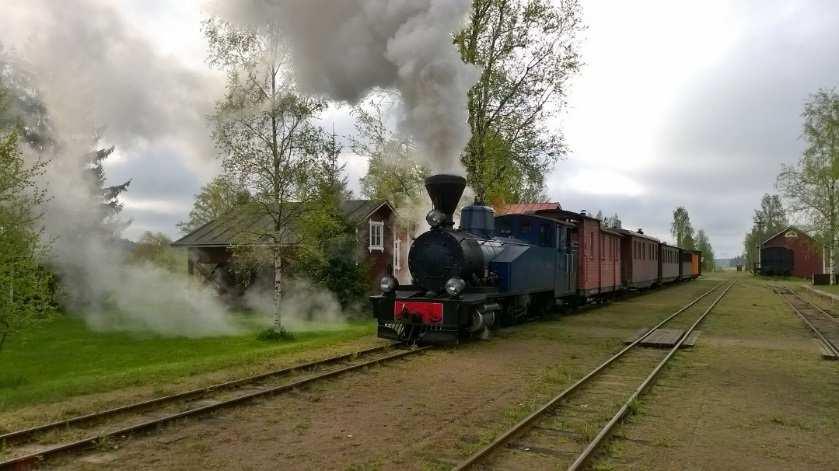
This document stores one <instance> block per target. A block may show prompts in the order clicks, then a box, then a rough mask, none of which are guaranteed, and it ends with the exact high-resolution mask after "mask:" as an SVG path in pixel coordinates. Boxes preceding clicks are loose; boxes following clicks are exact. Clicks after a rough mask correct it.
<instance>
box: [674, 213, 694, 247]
mask: <svg viewBox="0 0 839 471" xmlns="http://www.w3.org/2000/svg"><path fill="white" fill-rule="evenodd" d="M670 233H671V234H673V238H675V239H676V245H677V246H679V247H681V248H683V249H689V250H690V249H693V248H694V247H695V242H694V231H693V226H692V225H691V223H690V216H689V215H688V211H687V209H685V208H684V207H682V206H679V207H678V208H676V210H675V211H673V223H672V224H671V225H670Z"/></svg>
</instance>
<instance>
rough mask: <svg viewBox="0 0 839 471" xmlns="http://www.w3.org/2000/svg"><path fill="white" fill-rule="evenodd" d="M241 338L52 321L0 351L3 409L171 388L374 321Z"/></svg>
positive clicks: (359, 330)
mask: <svg viewBox="0 0 839 471" xmlns="http://www.w3.org/2000/svg"><path fill="white" fill-rule="evenodd" d="M248 328H249V331H248V332H247V333H246V334H242V335H235V336H219V337H206V338H197V339H196V338H185V337H160V336H157V335H152V334H139V333H131V332H94V331H92V330H90V329H89V328H88V327H87V326H86V325H85V323H84V321H82V320H80V319H78V318H75V317H69V316H63V317H60V318H57V319H55V320H53V321H50V322H48V323H45V324H42V325H40V326H38V327H36V328H33V329H31V330H29V331H26V332H23V333H21V334H18V335H16V336H13V337H10V338H9V340H8V341H7V342H6V345H5V346H4V348H3V350H2V351H0V411H1V410H7V409H11V408H16V407H21V406H25V405H30V404H35V403H43V402H52V401H59V400H63V399H66V398H67V397H70V396H75V395H80V394H88V393H95V392H103V391H109V390H113V389H117V388H121V387H128V386H138V385H149V384H152V385H154V384H161V385H167V384H170V383H171V382H172V381H173V380H176V379H177V378H180V377H184V376H189V375H194V374H198V373H204V372H209V371H213V370H218V369H220V368H225V367H231V366H236V365H247V364H250V363H254V362H258V361H260V360H265V359H268V358H273V357H275V356H278V355H284V354H292V353H297V352H301V351H305V350H310V349H314V348H318V347H324V346H328V345H331V344H334V343H336V342H341V341H347V340H353V339H357V338H360V337H363V336H366V335H371V334H373V333H374V332H375V326H374V325H373V323H372V322H353V323H349V324H347V325H346V326H345V327H343V328H341V329H339V330H336V329H334V328H332V329H323V328H322V329H320V330H309V331H305V332H295V334H294V337H293V339H289V340H281V341H262V340H259V339H258V338H257V334H256V332H257V330H258V328H257V327H256V326H250V325H248Z"/></svg>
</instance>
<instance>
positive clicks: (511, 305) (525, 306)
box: [371, 175, 576, 343]
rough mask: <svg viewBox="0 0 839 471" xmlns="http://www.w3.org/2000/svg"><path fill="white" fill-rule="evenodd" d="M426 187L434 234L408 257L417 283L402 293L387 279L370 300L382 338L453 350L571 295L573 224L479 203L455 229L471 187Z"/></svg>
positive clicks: (455, 181)
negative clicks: (456, 217)
mask: <svg viewBox="0 0 839 471" xmlns="http://www.w3.org/2000/svg"><path fill="white" fill-rule="evenodd" d="M425 187H426V190H427V191H428V195H429V197H430V198H431V202H432V204H433V209H432V210H431V211H430V212H429V213H428V215H427V216H426V221H427V222H428V224H429V226H430V227H431V229H430V230H429V231H427V232H425V233H423V234H421V235H420V236H419V237H418V238H417V239H416V240H415V241H414V243H413V245H412V246H411V249H410V251H409V254H408V268H409V270H410V273H411V277H412V283H411V284H410V285H406V286H400V285H399V284H398V282H397V281H396V279H395V278H394V277H393V276H392V274H386V275H385V276H384V277H383V278H382V279H381V282H380V287H381V290H382V294H380V295H377V296H372V297H371V303H372V306H373V312H374V315H375V317H376V319H377V321H378V333H379V336H380V337H384V338H389V339H394V340H402V341H416V342H422V343H448V342H456V341H458V340H461V339H463V338H467V337H470V336H475V335H480V336H486V335H487V333H488V331H489V330H490V329H492V328H494V327H495V326H498V325H502V324H509V323H513V322H515V321H517V320H520V319H522V318H524V317H527V316H529V315H533V314H536V313H539V312H541V311H544V310H546V309H548V308H550V307H551V306H552V305H553V304H554V303H555V301H556V299H558V298H561V297H563V296H567V295H569V294H573V292H574V287H575V283H574V274H575V266H576V263H575V260H576V259H575V257H576V254H575V252H574V250H573V245H572V244H571V242H570V238H569V232H570V229H571V228H572V227H573V226H572V225H571V224H568V223H564V222H561V221H556V220H552V219H549V218H544V217H540V216H535V215H522V214H517V215H505V216H500V217H495V213H494V211H493V209H492V208H490V207H488V206H485V205H483V204H481V203H479V202H476V203H475V204H472V205H469V206H466V207H464V208H463V209H462V211H461V214H460V227H459V228H455V227H454V213H455V209H456V208H457V204H458V202H459V200H460V197H461V196H462V194H463V190H464V188H465V187H466V180H465V179H464V178H462V177H459V176H456V175H434V176H431V177H428V178H427V179H426V180H425Z"/></svg>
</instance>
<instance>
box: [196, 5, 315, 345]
mask: <svg viewBox="0 0 839 471" xmlns="http://www.w3.org/2000/svg"><path fill="white" fill-rule="evenodd" d="M204 33H205V36H206V38H207V40H208V43H209V46H210V55H209V60H208V61H209V63H210V65H212V66H215V67H218V68H221V69H222V70H224V71H226V73H227V88H226V93H225V96H224V98H222V99H221V100H220V101H219V102H218V103H217V105H216V109H215V113H214V114H213V116H212V118H211V119H212V124H213V132H212V135H213V139H214V141H215V143H216V146H217V148H218V150H219V155H220V158H221V161H222V166H223V168H224V172H225V174H226V175H227V176H228V177H229V178H231V179H232V180H233V181H235V182H238V183H239V184H241V185H242V186H243V187H244V188H247V189H248V190H249V191H250V193H251V195H252V196H251V201H250V204H249V205H248V207H247V210H248V211H252V212H253V215H252V216H253V217H254V218H259V219H262V220H267V221H269V224H268V225H267V228H263V227H262V225H261V224H254V225H252V226H251V227H250V228H249V229H248V232H247V233H246V235H245V236H243V237H244V238H245V239H247V240H242V241H240V242H242V243H243V244H247V245H251V246H252V245H263V246H265V247H267V248H268V250H269V251H270V253H271V263H272V266H273V297H274V332H276V333H278V334H281V335H284V334H285V332H286V331H285V328H284V327H283V323H282V312H281V307H282V303H281V301H282V297H283V271H284V267H283V262H284V259H285V258H286V257H287V256H288V255H289V249H290V247H291V246H292V245H293V244H294V237H295V234H294V232H293V225H294V221H296V220H299V218H300V217H301V216H302V215H303V214H304V213H305V211H306V210H307V208H308V207H309V205H308V204H307V203H308V202H309V200H311V199H312V198H313V197H314V196H315V193H316V191H315V187H316V185H314V182H313V178H314V175H315V174H316V173H317V172H316V170H317V167H318V160H319V159H320V158H321V157H322V152H321V149H322V147H323V146H322V133H321V132H320V130H319V129H318V128H316V127H315V126H314V125H313V123H312V121H313V119H315V118H316V117H317V116H318V114H319V113H320V112H321V111H322V110H323V109H324V108H325V103H324V101H322V100H321V99H319V98H314V97H309V96H304V95H302V94H299V93H297V91H296V89H295V84H294V82H293V80H292V77H291V74H290V70H289V60H288V55H287V50H286V48H285V47H284V45H283V41H282V38H281V37H280V35H279V33H278V29H277V28H275V27H272V26H271V25H265V26H264V27H263V28H259V29H256V30H245V29H239V28H237V27H235V26H233V25H232V24H230V23H228V22H225V21H222V20H219V19H215V18H214V19H210V20H207V21H205V22H204Z"/></svg>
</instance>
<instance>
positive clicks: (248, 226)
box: [172, 200, 390, 247]
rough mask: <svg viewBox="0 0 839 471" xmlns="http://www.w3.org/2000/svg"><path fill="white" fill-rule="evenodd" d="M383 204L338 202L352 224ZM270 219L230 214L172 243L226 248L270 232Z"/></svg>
mask: <svg viewBox="0 0 839 471" xmlns="http://www.w3.org/2000/svg"><path fill="white" fill-rule="evenodd" d="M382 205H388V207H390V204H389V203H388V202H387V201H385V200H346V201H343V202H342V203H341V211H342V212H343V213H344V217H346V218H347V220H348V221H349V222H350V223H351V224H354V225H358V224H361V223H362V222H364V221H365V220H366V219H367V218H368V217H369V216H370V214H372V213H373V212H374V211H376V210H377V209H379V208H380V207H381V206H382ZM271 223H272V221H271V218H270V217H269V216H268V215H266V214H262V213H254V212H250V211H233V212H231V213H229V214H228V215H226V216H224V217H221V218H218V219H216V220H214V221H210V222H208V223H207V224H204V225H203V226H201V227H199V228H198V229H196V230H194V231H192V232H190V233H189V234H187V235H185V236H184V237H182V238H180V239H179V240H177V241H175V242H173V243H172V245H173V246H174V247H227V246H230V245H233V244H234V242H235V241H237V240H242V239H243V238H245V237H246V236H247V235H248V234H264V233H268V232H270V228H271ZM289 232H290V233H289V234H288V235H287V236H286V238H287V239H288V240H284V241H283V244H288V245H294V244H296V243H297V240H296V238H295V236H294V234H293V230H292V231H289Z"/></svg>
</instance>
